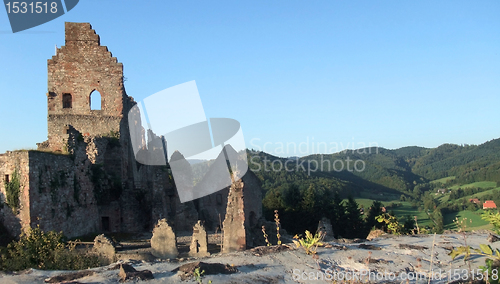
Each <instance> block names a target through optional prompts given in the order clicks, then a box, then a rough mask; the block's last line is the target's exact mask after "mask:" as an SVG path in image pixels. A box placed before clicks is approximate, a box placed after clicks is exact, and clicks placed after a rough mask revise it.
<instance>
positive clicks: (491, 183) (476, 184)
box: [449, 181, 497, 189]
mask: <svg viewBox="0 0 500 284" xmlns="http://www.w3.org/2000/svg"><path fill="white" fill-rule="evenodd" d="M468 187H479V188H488V187H497V183H496V182H494V181H478V182H473V183H469V184H464V185H454V186H452V187H450V188H449V189H459V188H462V189H463V188H468Z"/></svg>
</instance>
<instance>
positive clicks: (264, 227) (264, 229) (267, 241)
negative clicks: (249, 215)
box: [262, 226, 271, 246]
mask: <svg viewBox="0 0 500 284" xmlns="http://www.w3.org/2000/svg"><path fill="white" fill-rule="evenodd" d="M262 233H263V234H264V239H265V240H266V245H267V246H270V245H271V243H270V242H269V240H268V239H267V237H268V236H267V234H266V226H262Z"/></svg>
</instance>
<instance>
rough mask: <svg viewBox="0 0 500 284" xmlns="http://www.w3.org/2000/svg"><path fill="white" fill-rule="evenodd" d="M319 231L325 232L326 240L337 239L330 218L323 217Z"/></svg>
mask: <svg viewBox="0 0 500 284" xmlns="http://www.w3.org/2000/svg"><path fill="white" fill-rule="evenodd" d="M317 231H318V232H321V233H322V234H324V238H323V240H325V241H331V240H335V236H334V234H333V229H332V223H331V222H330V219H328V218H326V217H323V218H322V219H321V220H319V223H318V230H317Z"/></svg>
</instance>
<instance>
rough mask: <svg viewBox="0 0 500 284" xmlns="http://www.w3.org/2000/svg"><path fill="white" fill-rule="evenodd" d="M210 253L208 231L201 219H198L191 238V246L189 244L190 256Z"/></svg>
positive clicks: (201, 255)
mask: <svg viewBox="0 0 500 284" xmlns="http://www.w3.org/2000/svg"><path fill="white" fill-rule="evenodd" d="M209 255H210V253H209V252H208V236H207V231H205V227H204V226H203V224H202V223H201V221H198V223H196V224H195V225H194V227H193V237H192V239H191V246H189V256H193V257H203V256H209Z"/></svg>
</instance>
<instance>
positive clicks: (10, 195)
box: [5, 170, 21, 212]
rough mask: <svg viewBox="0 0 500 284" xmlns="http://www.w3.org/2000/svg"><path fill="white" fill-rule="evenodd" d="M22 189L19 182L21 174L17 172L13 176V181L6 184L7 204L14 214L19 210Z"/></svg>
mask: <svg viewBox="0 0 500 284" xmlns="http://www.w3.org/2000/svg"><path fill="white" fill-rule="evenodd" d="M20 188H21V182H20V181H19V173H18V172H17V170H15V171H14V173H13V174H12V179H11V181H9V182H7V183H5V193H6V199H7V200H6V203H7V205H9V207H10V208H11V209H12V211H14V212H16V210H17V209H18V208H19V191H20Z"/></svg>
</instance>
